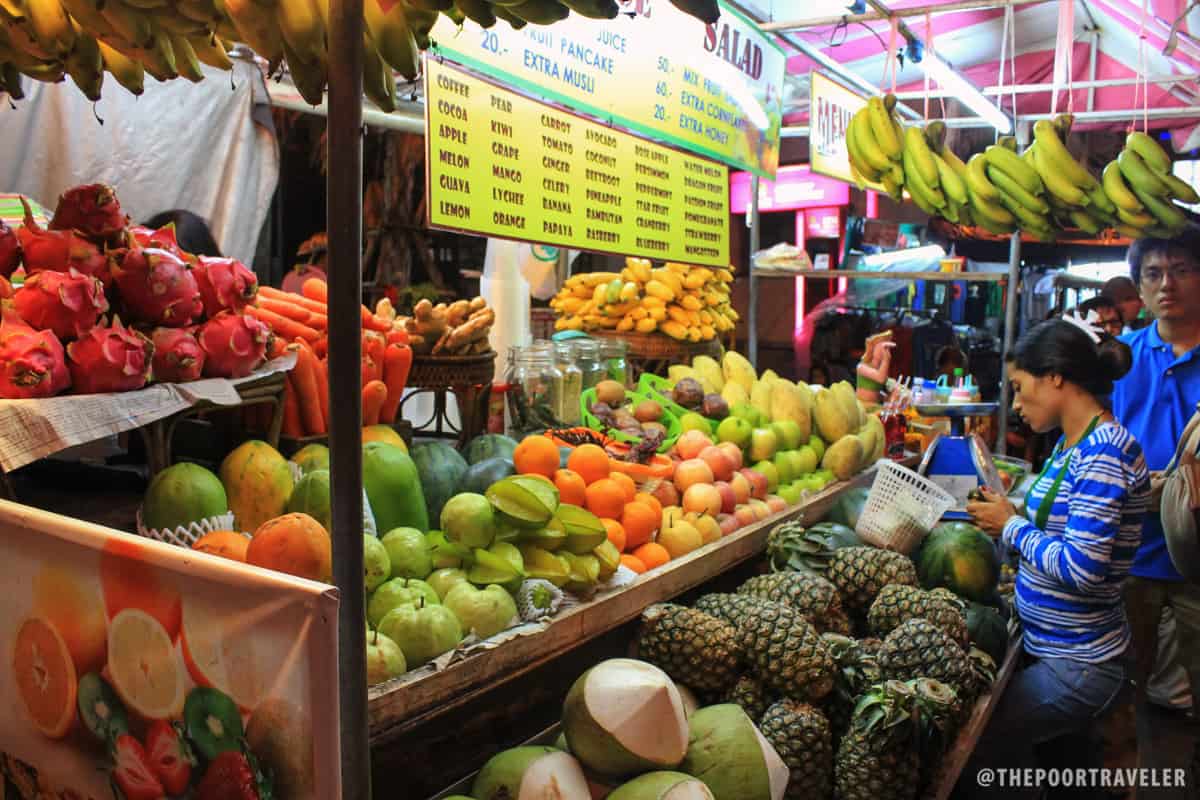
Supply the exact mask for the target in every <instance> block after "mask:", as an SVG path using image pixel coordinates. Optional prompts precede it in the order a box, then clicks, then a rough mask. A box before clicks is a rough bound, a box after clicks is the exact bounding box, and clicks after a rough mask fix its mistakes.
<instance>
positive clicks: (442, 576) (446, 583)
mask: <svg viewBox="0 0 1200 800" xmlns="http://www.w3.org/2000/svg"><path fill="white" fill-rule="evenodd" d="M425 582H426V583H428V584H429V585H430V586H432V587H433V590H434V591H435V592H437V594H438V597H440V598H442V602H445V600H446V595H447V594H449V593H450V590H451V589H453V588H454V587H455V586H458V585H459V584H460V583H468V580H467V573H466V571H465V570H461V569H458V568H456V567H446V568H444V569H435V570H434V571H433V573H432V574H430V576H429V577H428V578H426V579H425Z"/></svg>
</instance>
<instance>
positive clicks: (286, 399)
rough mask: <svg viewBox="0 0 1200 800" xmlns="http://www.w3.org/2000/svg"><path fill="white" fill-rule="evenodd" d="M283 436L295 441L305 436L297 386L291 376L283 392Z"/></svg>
mask: <svg viewBox="0 0 1200 800" xmlns="http://www.w3.org/2000/svg"><path fill="white" fill-rule="evenodd" d="M283 435H284V436H289V437H291V438H293V439H300V438H302V437H303V436H304V426H303V425H302V424H301V422H300V402H299V400H298V399H297V397H296V384H295V381H293V380H292V376H291V375H290V374H289V375H288V378H287V386H286V387H284V390H283Z"/></svg>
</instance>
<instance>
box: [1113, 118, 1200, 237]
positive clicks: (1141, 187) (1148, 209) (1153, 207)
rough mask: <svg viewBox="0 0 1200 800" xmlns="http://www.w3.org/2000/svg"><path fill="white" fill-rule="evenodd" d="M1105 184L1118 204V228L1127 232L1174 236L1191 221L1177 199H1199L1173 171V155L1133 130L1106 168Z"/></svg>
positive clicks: (1192, 201)
mask: <svg viewBox="0 0 1200 800" xmlns="http://www.w3.org/2000/svg"><path fill="white" fill-rule="evenodd" d="M1103 187H1104V193H1105V194H1106V195H1107V197H1108V198H1109V199H1110V200H1111V201H1112V202H1113V204H1114V205H1115V206H1116V207H1117V218H1118V219H1119V221H1120V223H1121V227H1120V228H1119V229H1118V230H1120V231H1121V232H1122V233H1123V234H1126V235H1129V234H1131V233H1132V232H1134V231H1137V232H1138V235H1139V236H1164V237H1169V236H1172V235H1174V234H1176V233H1178V232H1179V231H1180V230H1182V229H1183V228H1184V226H1186V225H1187V224H1188V217H1187V215H1186V214H1185V213H1184V212H1183V210H1182V209H1181V208H1179V206H1177V205H1176V204H1175V201H1176V200H1179V201H1181V202H1184V203H1188V204H1192V203H1196V202H1200V196H1198V195H1197V194H1196V191H1195V190H1194V189H1193V188H1192V187H1191V186H1189V185H1188V184H1187V183H1186V182H1184V181H1182V180H1180V179H1179V178H1177V177H1176V176H1175V175H1174V174H1173V173H1172V172H1171V157H1170V156H1169V155H1167V153H1166V152H1165V151H1164V150H1163V149H1162V148H1161V147H1160V146H1159V144H1158V142H1156V141H1155V140H1154V138H1153V137H1151V136H1149V135H1147V134H1146V133H1143V132H1141V131H1133V132H1131V133H1130V134H1129V135H1128V136H1127V137H1126V138H1125V148H1124V149H1123V150H1121V152H1120V153H1119V154H1118V155H1117V160H1116V161H1114V162H1112V163H1110V164H1109V165H1108V166H1106V167H1105V168H1104V174H1103Z"/></svg>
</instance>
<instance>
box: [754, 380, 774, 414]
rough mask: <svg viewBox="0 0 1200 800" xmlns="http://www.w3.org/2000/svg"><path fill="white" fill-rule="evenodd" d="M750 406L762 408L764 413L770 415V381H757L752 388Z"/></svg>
mask: <svg viewBox="0 0 1200 800" xmlns="http://www.w3.org/2000/svg"><path fill="white" fill-rule="evenodd" d="M750 405H752V406H754V407H755V408H761V409H762V410H763V412H765V413H768V414H769V412H770V409H771V383H770V382H769V381H755V382H754V385H753V386H752V387H750Z"/></svg>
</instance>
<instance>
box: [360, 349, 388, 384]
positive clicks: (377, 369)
mask: <svg viewBox="0 0 1200 800" xmlns="http://www.w3.org/2000/svg"><path fill="white" fill-rule="evenodd" d="M382 376H383V365H382V364H380V363H379V362H378V361H376V360H375V359H373V358H371V357H370V356H369V355H367V354H366V353H364V354H363V357H362V385H363V386H366V385H367V384H368V383H370V382H371V381H377V380H381V379H382Z"/></svg>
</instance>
